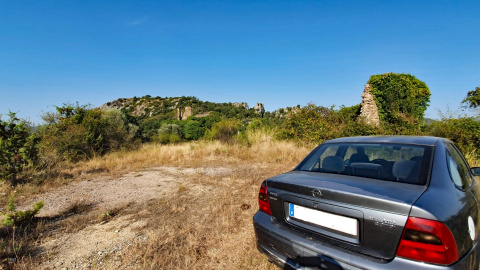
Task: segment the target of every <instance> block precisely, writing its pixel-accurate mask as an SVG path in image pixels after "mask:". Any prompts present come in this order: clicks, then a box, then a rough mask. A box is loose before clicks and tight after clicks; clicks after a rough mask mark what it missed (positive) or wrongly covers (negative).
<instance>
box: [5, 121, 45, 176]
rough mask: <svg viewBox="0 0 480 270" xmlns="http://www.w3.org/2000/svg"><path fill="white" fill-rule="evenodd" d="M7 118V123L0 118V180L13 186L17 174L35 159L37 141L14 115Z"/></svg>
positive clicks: (24, 124) (23, 123)
mask: <svg viewBox="0 0 480 270" xmlns="http://www.w3.org/2000/svg"><path fill="white" fill-rule="evenodd" d="M9 117H10V119H9V120H8V121H3V120H1V118H0V179H3V180H6V181H8V182H9V183H10V184H12V185H15V184H17V181H18V174H19V173H20V172H21V171H22V170H24V169H25V168H27V167H29V166H31V165H33V163H34V162H35V160H36V159H37V153H38V152H37V148H36V145H37V143H38V139H37V138H36V137H35V136H34V135H32V134H31V133H30V130H29V128H28V127H27V126H26V122H25V121H23V120H20V119H19V118H17V117H16V114H15V113H13V112H10V113H9Z"/></svg>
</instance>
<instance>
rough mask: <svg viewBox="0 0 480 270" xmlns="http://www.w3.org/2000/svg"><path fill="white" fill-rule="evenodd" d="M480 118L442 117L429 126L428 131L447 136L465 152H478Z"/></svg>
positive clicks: (479, 154) (479, 146) (439, 135)
mask: <svg viewBox="0 0 480 270" xmlns="http://www.w3.org/2000/svg"><path fill="white" fill-rule="evenodd" d="M479 120H480V119H479V118H473V117H461V118H450V119H442V120H441V121H435V122H433V123H432V124H430V125H429V126H428V131H427V132H428V133H429V134H430V135H432V136H437V137H445V138H448V139H450V140H452V141H453V142H454V143H455V144H456V145H457V146H458V147H459V148H460V149H461V150H462V152H463V153H472V152H475V154H476V155H477V156H480V153H478V152H476V151H477V149H479V148H480V121H479Z"/></svg>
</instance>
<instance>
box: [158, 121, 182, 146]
mask: <svg viewBox="0 0 480 270" xmlns="http://www.w3.org/2000/svg"><path fill="white" fill-rule="evenodd" d="M153 141H154V142H158V143H161V144H168V143H179V142H181V141H182V138H181V130H180V126H179V125H176V124H164V125H162V127H161V128H160V129H159V130H158V131H157V134H156V135H155V136H153Z"/></svg>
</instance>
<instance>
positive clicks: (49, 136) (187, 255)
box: [0, 73, 480, 269]
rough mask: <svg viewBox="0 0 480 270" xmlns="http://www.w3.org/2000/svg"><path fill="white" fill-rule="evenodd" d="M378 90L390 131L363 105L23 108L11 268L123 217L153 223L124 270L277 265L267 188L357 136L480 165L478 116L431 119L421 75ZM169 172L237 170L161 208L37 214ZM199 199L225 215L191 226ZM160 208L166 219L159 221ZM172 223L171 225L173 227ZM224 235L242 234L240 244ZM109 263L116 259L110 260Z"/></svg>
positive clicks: (84, 207) (391, 76)
mask: <svg viewBox="0 0 480 270" xmlns="http://www.w3.org/2000/svg"><path fill="white" fill-rule="evenodd" d="M369 84H370V85H371V87H372V93H373V94H374V99H375V102H376V104H377V107H378V113H379V115H380V120H381V121H380V124H379V125H372V124H368V123H367V122H366V121H363V120H364V119H362V118H361V117H360V114H361V109H362V108H361V105H360V104H358V105H354V106H351V107H344V106H341V107H335V106H331V107H323V106H318V105H316V104H307V105H305V106H303V107H300V106H296V107H291V108H285V109H279V110H277V111H275V112H265V111H264V110H263V106H256V107H255V108H248V106H247V105H246V104H245V103H212V102H207V101H200V100H199V99H198V98H195V97H170V98H169V97H165V98H162V97H151V96H144V97H140V98H138V97H133V98H121V99H117V100H115V101H112V102H109V103H106V104H104V105H103V106H101V107H100V108H93V107H90V106H87V105H80V104H64V105H62V106H58V107H56V111H55V112H49V113H46V114H45V115H44V116H43V119H44V124H42V125H40V126H38V127H33V126H31V125H30V124H29V123H28V122H26V121H25V120H23V119H19V118H17V117H16V115H15V114H14V113H11V114H10V115H8V117H7V119H4V118H0V179H1V181H2V182H1V189H2V193H3V196H0V204H1V205H2V206H3V205H4V206H5V207H4V208H3V207H0V208H3V210H2V211H3V214H4V215H5V217H6V218H5V221H4V222H3V224H4V225H3V226H2V227H0V235H2V238H1V240H0V265H1V266H2V267H4V268H6V269H28V268H32V266H35V265H39V264H42V263H45V262H46V261H48V260H47V259H46V258H45V256H44V255H42V256H39V255H38V254H39V253H40V254H41V252H40V251H39V249H40V246H39V245H40V244H39V243H41V242H42V241H47V239H48V237H53V236H52V234H51V233H49V232H48V231H49V230H51V229H52V228H56V229H58V230H60V231H61V232H63V233H67V232H69V233H71V232H79V231H81V230H83V229H84V228H86V227H88V226H90V225H92V224H93V225H95V224H96V225H99V224H100V223H101V224H100V225H102V224H103V223H102V222H105V221H107V222H108V221H109V220H110V218H112V215H117V216H122V215H128V216H130V215H133V216H134V217H135V218H138V219H141V220H144V221H146V222H147V223H148V224H149V225H148V226H147V227H146V231H145V230H142V233H146V234H150V235H151V237H150V238H148V239H147V240H145V241H146V242H142V243H139V244H138V246H136V248H135V249H131V250H129V251H128V252H126V253H125V254H127V255H125V256H126V257H124V260H125V261H124V262H123V263H124V264H122V265H129V264H132V262H135V264H136V265H138V269H145V268H153V269H155V267H157V268H158V267H160V268H176V269H185V268H191V267H193V268H203V266H204V265H206V266H209V267H206V268H222V267H219V266H224V267H227V266H228V263H226V262H225V261H222V260H225V258H227V257H231V258H235V259H234V260H235V263H234V265H235V268H239V269H240V268H241V269H244V268H251V269H260V268H268V267H270V266H269V264H268V263H267V262H266V261H264V259H263V257H261V256H259V255H258V254H257V252H256V251H255V248H254V241H253V234H252V231H251V230H250V229H251V228H250V225H251V224H250V222H251V219H250V218H251V214H253V213H254V212H255V207H256V205H255V204H256V200H255V198H256V196H257V194H256V193H257V192H258V190H257V189H258V185H259V184H260V183H261V181H262V180H263V179H264V178H266V177H269V176H273V175H275V174H277V173H280V172H283V171H285V170H288V169H290V168H293V166H294V165H295V164H297V163H298V162H299V161H300V160H301V158H303V157H304V156H305V155H306V154H307V153H308V152H309V151H310V150H311V149H312V148H313V147H314V146H315V145H317V144H318V143H321V142H323V141H325V140H329V139H333V138H338V137H345V136H369V135H421V136H438V137H446V138H449V139H451V140H452V141H454V142H455V143H456V144H457V146H459V148H460V149H461V150H462V151H463V152H464V153H465V154H466V157H467V159H468V161H469V162H470V163H471V164H472V165H476V164H477V160H478V158H479V155H480V153H479V151H478V150H477V149H479V147H480V121H479V119H478V118H477V117H442V118H441V119H440V120H435V121H428V122H427V121H425V119H424V111H425V109H426V108H427V106H428V103H429V99H430V91H429V89H428V87H427V85H426V84H425V83H424V82H422V81H420V80H418V79H417V78H415V77H414V76H411V75H409V74H396V73H387V74H380V75H374V76H371V77H370V80H369ZM479 96H480V91H479V90H478V87H477V88H476V89H475V90H473V91H470V92H468V94H467V97H466V98H465V100H464V103H465V104H466V106H468V107H470V108H472V109H477V107H478V104H479V102H478V100H480V98H479ZM159 166H163V167H165V166H170V167H175V168H176V169H175V170H179V171H183V170H188V169H190V168H203V169H204V168H206V167H212V166H213V167H221V168H224V167H225V168H227V170H232V171H231V173H229V174H228V175H223V176H222V177H221V178H218V177H216V176H208V177H203V175H195V177H194V176H192V177H186V178H185V182H182V183H179V186H178V192H177V191H176V192H175V194H176V195H178V196H173V197H168V198H166V199H158V200H154V201H150V202H146V201H142V198H139V199H138V200H137V202H135V201H134V202H131V203H129V204H128V206H125V205H124V206H121V207H120V206H119V207H120V208H118V209H117V208H115V209H113V208H112V209H107V210H105V209H103V210H100V209H97V208H95V207H94V206H93V203H92V202H88V201H87V202H81V203H78V202H70V205H69V206H68V207H69V208H68V207H67V208H68V209H64V210H62V211H63V212H60V213H57V215H56V216H55V217H36V216H37V215H38V213H40V214H41V213H42V212H41V211H42V210H41V209H42V207H45V208H49V207H50V206H49V205H48V203H44V202H43V201H41V200H39V201H34V202H31V201H29V199H32V198H36V197H38V196H40V195H41V194H43V193H45V192H46V191H49V190H55V189H58V188H59V187H61V186H65V185H70V184H71V183H73V182H76V181H83V180H85V181H86V180H89V179H90V180H91V179H94V178H95V177H98V176H108V177H111V178H112V179H115V177H119V176H121V175H124V174H126V173H129V172H138V175H141V173H140V172H142V171H145V170H149V168H152V167H159ZM246 168H247V169H246ZM203 169H202V170H203ZM139 177H140V176H139ZM182 179H183V178H182ZM85 183H87V182H85ZM219 183H221V184H219ZM209 186H211V187H209ZM229 188H233V189H234V190H235V193H234V197H235V198H241V200H240V201H242V204H241V205H240V206H241V207H243V208H246V209H244V210H243V211H242V210H239V207H240V206H238V205H232V203H231V199H232V198H231V197H229V196H227V195H226V194H229V192H231V190H229ZM202 190H210V191H211V192H203V191H202ZM105 192H106V193H108V192H109V191H108V190H105ZM175 194H173V195H175ZM185 194H188V196H184V195H185ZM207 194H220V195H218V196H214V197H212V198H210V197H205V196H207ZM40 198H41V196H40ZM192 199H193V200H197V201H201V202H202V205H204V206H205V207H206V208H209V207H210V209H213V210H212V211H216V212H218V213H221V215H220V216H215V217H211V218H208V217H200V216H198V217H197V219H198V222H200V223H193V224H189V223H188V220H189V219H188V217H189V215H196V214H195V211H193V210H190V209H191V208H190V206H189V205H191V203H192V201H191V200H192ZM27 201H28V203H29V204H28V205H23V206H22V207H21V208H19V209H21V210H17V207H16V206H17V205H21V204H23V203H26V202H27ZM140 202H142V203H141V205H140ZM32 205H33V206H32ZM243 205H244V206H243ZM243 208H242V209H243ZM179 209H180V210H179ZM181 209H183V210H181ZM99 211H102V212H99ZM235 211H241V212H239V213H237V212H235ZM140 212H141V213H140ZM159 212H161V213H163V214H161V215H160V214H158V215H157V213H159ZM112 213H113V214H112ZM172 213H173V214H172ZM232 213H237V214H238V215H234V214H232ZM174 214H175V215H174ZM100 216H101V217H100ZM99 217H100V218H99ZM172 218H173V219H174V220H173V221H172V222H171V223H168V224H167V223H165V220H168V219H170V220H171V219H172ZM73 224H76V225H73ZM93 225H92V226H93ZM172 226H173V227H172ZM148 228H150V229H148ZM206 230H207V231H206ZM222 230H226V231H227V232H229V233H230V234H234V235H235V236H236V237H231V239H230V238H229V237H226V235H225V234H224V233H223V231H222ZM45 231H47V232H45ZM177 232H180V233H178V234H177ZM165 235H166V236H168V237H166V238H165V237H164V236H165ZM222 236H225V238H222ZM185 237H186V238H185ZM227 238H228V239H227ZM182 239H190V240H188V241H186V240H182ZM208 239H211V240H208ZM219 242H222V247H223V248H224V249H225V250H221V251H218V252H217V253H216V251H215V244H218V243H219ZM238 243H241V245H242V247H244V250H241V251H240V250H239V251H238V252H236V253H233V254H230V253H229V252H227V251H226V250H227V248H232V247H235V246H236V245H237V244H238ZM222 258H223V259H222ZM104 262H105V263H107V264H108V260H107V261H104ZM110 265H111V266H112V267H111V268H116V266H115V267H114V266H113V265H114V264H110ZM149 265H150V266H149ZM260 266H261V267H260Z"/></svg>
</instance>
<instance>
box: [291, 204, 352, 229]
mask: <svg viewBox="0 0 480 270" xmlns="http://www.w3.org/2000/svg"><path fill="white" fill-rule="evenodd" d="M289 205H290V210H289V216H290V217H292V218H295V219H298V220H302V221H306V222H309V223H312V224H315V225H319V226H322V227H325V228H328V229H331V230H335V231H339V232H343V233H346V234H349V235H353V236H357V235H358V222H357V220H356V219H354V218H349V217H344V216H339V215H335V214H331V213H327V212H323V211H320V210H315V209H311V208H306V207H303V206H299V205H295V204H293V203H290V204H289Z"/></svg>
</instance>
